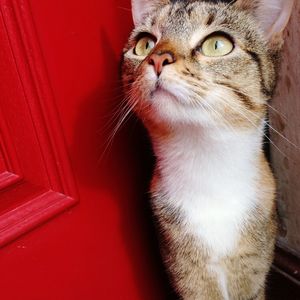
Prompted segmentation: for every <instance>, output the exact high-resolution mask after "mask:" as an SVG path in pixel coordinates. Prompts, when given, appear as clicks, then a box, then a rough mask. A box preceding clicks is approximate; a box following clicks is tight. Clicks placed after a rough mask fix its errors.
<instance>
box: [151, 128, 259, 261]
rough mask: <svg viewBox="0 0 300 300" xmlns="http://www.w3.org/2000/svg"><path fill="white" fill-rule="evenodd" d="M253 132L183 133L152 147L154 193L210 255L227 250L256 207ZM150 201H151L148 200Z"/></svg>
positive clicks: (256, 149) (255, 141)
mask: <svg viewBox="0 0 300 300" xmlns="http://www.w3.org/2000/svg"><path fill="white" fill-rule="evenodd" d="M260 143H261V137H260V136H259V133H258V132H257V130H256V132H255V133H254V132H252V133H251V132H249V133H245V132H243V133H241V134H240V135H239V134H237V133H235V134H227V135H226V134H222V136H216V135H214V134H213V133H210V134H201V133H198V132H194V133H191V132H190V131H189V132H188V134H187V133H186V132H182V134H181V135H180V134H177V135H176V138H174V139H172V140H170V141H167V142H166V141H164V142H163V143H156V144H154V148H155V152H156V155H157V157H158V165H157V168H158V169H159V171H160V174H161V181H160V182H159V191H160V192H162V193H163V194H164V195H167V196H166V197H164V199H163V200H158V201H168V205H171V206H173V207H176V208H178V209H179V210H180V211H181V212H182V214H183V216H184V223H185V227H186V230H187V231H188V232H189V233H191V234H193V235H194V236H196V237H197V238H198V239H199V241H200V242H201V243H202V244H203V243H204V244H205V245H206V246H207V247H209V248H210V249H211V251H212V253H213V254H214V257H222V256H224V255H226V254H229V253H230V252H231V251H233V249H234V247H235V246H236V244H237V242H238V240H239V237H240V233H241V228H242V225H243V223H244V222H245V220H246V218H247V216H248V214H249V212H250V211H251V209H252V208H253V207H254V205H255V203H256V199H257V196H256V193H257V190H256V178H257V174H258V153H259V149H260ZM154 201H155V200H154Z"/></svg>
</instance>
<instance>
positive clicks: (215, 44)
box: [201, 35, 233, 57]
mask: <svg viewBox="0 0 300 300" xmlns="http://www.w3.org/2000/svg"><path fill="white" fill-rule="evenodd" d="M232 50H233V43H232V41H231V40H230V39H228V38H227V37H225V36H223V35H213V36H211V37H209V38H207V39H206V40H205V41H204V43H203V44H202V46H201V52H202V54H203V55H205V56H209V57H217V56H224V55H227V54H229V53H230V52H231V51H232Z"/></svg>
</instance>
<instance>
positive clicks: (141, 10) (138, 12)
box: [131, 0, 166, 25]
mask: <svg viewBox="0 0 300 300" xmlns="http://www.w3.org/2000/svg"><path fill="white" fill-rule="evenodd" d="M163 2H166V1H163V0H131V9H132V18H133V22H134V25H138V24H140V23H141V22H142V20H143V18H144V17H145V16H146V15H147V14H148V13H149V12H151V10H153V9H154V8H156V7H157V6H158V5H160V4H161V3H163Z"/></svg>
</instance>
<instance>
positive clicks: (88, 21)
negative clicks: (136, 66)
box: [0, 0, 171, 300]
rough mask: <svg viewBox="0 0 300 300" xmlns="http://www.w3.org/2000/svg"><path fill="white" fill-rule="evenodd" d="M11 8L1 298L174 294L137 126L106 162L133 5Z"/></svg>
mask: <svg viewBox="0 0 300 300" xmlns="http://www.w3.org/2000/svg"><path fill="white" fill-rule="evenodd" d="M0 9H1V15H0V45H1V47H0V246H2V247H1V248H0V267H1V275H0V297H1V299H5V300H19V299H22V300H52V299H53V300H54V299H63V300H77V299H88V300H94V299H108V300H110V299H112V300H114V299H128V300H129V299H130V300H135V299H143V300H144V299H145V300H153V299H157V300H159V299H169V297H171V294H170V292H169V290H168V288H167V285H166V283H165V275H164V273H163V271H162V268H161V264H160V259H159V254H158V247H157V243H156V238H155V234H154V233H153V232H154V230H153V225H152V217H151V212H150V209H149V204H148V199H147V185H148V181H149V177H150V173H151V159H150V158H151V154H149V150H148V149H149V148H150V147H149V144H148V141H147V139H146V138H145V132H144V131H143V129H141V126H140V125H139V124H136V120H133V121H131V122H129V123H128V125H127V126H126V127H125V128H124V129H123V130H122V131H121V133H120V134H119V135H118V136H117V137H116V139H115V142H114V143H113V145H112V146H111V147H109V148H108V151H107V152H106V154H105V155H104V156H103V159H102V160H100V158H101V157H102V153H103V150H104V148H105V145H106V141H107V139H108V136H109V130H107V129H106V127H107V124H108V123H109V122H111V119H112V116H113V114H114V112H115V109H116V107H117V106H118V105H119V104H120V101H122V94H121V88H120V79H119V75H118V74H119V61H120V57H121V52H122V47H123V45H124V42H125V41H126V39H127V35H128V33H129V31H130V29H131V27H132V24H131V14H130V1H129V0H128V1H125V0H123V1H121V0H115V1H110V2H107V1H106V4H105V5H104V2H103V1H100V0H86V1H79V0H64V1H61V0H43V1H41V0H28V1H25V0H0ZM66 209H67V210H66ZM58 213H59V214H58ZM45 221H47V222H45Z"/></svg>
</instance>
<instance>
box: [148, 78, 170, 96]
mask: <svg viewBox="0 0 300 300" xmlns="http://www.w3.org/2000/svg"><path fill="white" fill-rule="evenodd" d="M158 95H164V96H169V97H172V98H176V96H175V95H174V94H173V93H172V91H171V90H170V89H168V87H166V86H165V84H163V83H162V82H161V80H157V81H156V83H155V86H154V89H153V90H152V91H151V97H155V96H158Z"/></svg>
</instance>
